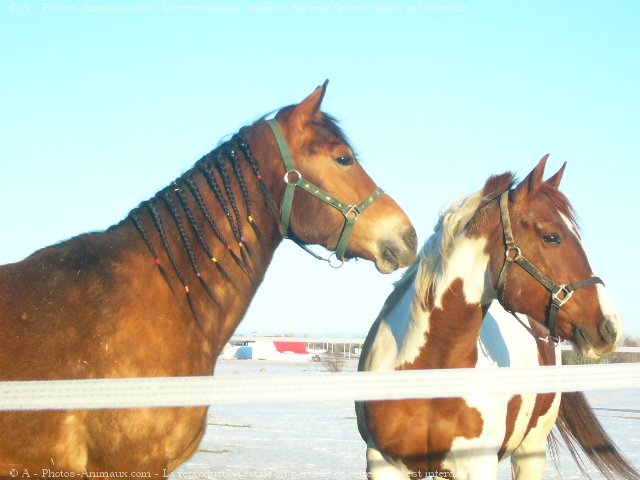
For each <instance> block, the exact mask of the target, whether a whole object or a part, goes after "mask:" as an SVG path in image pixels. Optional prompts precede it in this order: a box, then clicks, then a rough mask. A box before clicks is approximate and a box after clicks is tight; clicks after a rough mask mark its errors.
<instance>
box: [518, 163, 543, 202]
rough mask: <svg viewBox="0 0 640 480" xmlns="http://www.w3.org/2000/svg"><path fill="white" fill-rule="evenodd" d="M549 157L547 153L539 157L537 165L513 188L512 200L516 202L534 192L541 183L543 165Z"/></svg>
mask: <svg viewBox="0 0 640 480" xmlns="http://www.w3.org/2000/svg"><path fill="white" fill-rule="evenodd" d="M548 158H549V154H548V153H547V154H546V155H545V156H544V157H542V158H541V159H540V161H539V162H538V165H536V166H535V168H534V169H533V170H531V172H530V173H529V175H527V176H526V177H525V179H524V180H522V181H521V182H520V183H519V184H518V185H517V186H516V188H515V189H514V191H513V195H512V197H511V198H512V200H513V201H514V202H517V201H519V200H522V199H524V198H526V197H527V196H529V195H530V194H532V193H533V192H535V191H536V190H537V189H538V187H539V186H540V185H541V184H542V177H543V175H544V167H545V165H546V164H547V159H548Z"/></svg>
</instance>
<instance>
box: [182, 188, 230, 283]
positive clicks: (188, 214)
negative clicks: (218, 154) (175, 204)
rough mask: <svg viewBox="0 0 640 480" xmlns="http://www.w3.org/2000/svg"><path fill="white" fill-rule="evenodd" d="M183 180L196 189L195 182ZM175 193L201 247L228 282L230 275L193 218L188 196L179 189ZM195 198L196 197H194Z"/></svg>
mask: <svg viewBox="0 0 640 480" xmlns="http://www.w3.org/2000/svg"><path fill="white" fill-rule="evenodd" d="M183 180H184V181H185V183H187V185H188V186H189V187H190V188H191V186H190V184H189V182H192V183H194V187H195V182H193V180H191V179H189V180H187V179H183ZM196 189H197V187H196ZM175 192H176V194H177V195H178V198H179V199H180V204H181V205H182V209H183V210H184V213H185V215H186V217H187V220H189V225H191V228H193V231H194V232H195V233H196V236H197V237H198V240H199V241H200V245H202V248H204V251H205V252H206V254H207V255H208V256H209V258H210V259H211V261H212V262H213V263H214V264H215V266H216V267H217V268H218V270H219V271H220V273H222V276H223V277H225V278H226V279H227V280H230V278H229V274H228V273H227V271H226V270H225V269H224V267H223V266H222V265H220V262H219V261H218V259H217V258H216V257H215V255H214V254H213V253H212V251H211V248H210V247H209V244H208V243H207V241H206V240H205V238H204V235H203V234H202V231H201V230H200V227H199V226H198V222H197V221H196V219H195V217H194V216H193V212H192V211H191V207H189V201H188V200H187V196H186V195H185V193H184V192H183V191H182V189H181V188H177V189H176V190H175ZM194 197H195V195H194ZM200 200H202V198H200ZM196 202H198V200H197V199H196ZM198 203H199V202H198ZM205 209H206V206H205ZM207 213H208V211H207ZM209 216H210V215H209ZM211 220H212V221H213V219H211ZM214 225H215V224H214ZM216 228H217V227H216Z"/></svg>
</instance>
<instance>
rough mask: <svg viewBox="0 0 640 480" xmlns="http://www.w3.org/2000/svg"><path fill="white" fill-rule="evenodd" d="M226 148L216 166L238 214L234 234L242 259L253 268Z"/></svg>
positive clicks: (220, 153)
mask: <svg viewBox="0 0 640 480" xmlns="http://www.w3.org/2000/svg"><path fill="white" fill-rule="evenodd" d="M226 153H227V151H226V148H225V149H224V150H221V151H220V152H218V155H217V156H216V168H217V170H218V173H219V174H220V178H222V183H223V184H224V189H225V191H226V192H227V197H229V201H230V202H231V208H232V209H233V213H234V214H235V216H236V222H237V223H236V225H237V227H236V229H235V230H234V232H233V233H234V236H235V237H236V241H237V242H238V246H239V247H240V255H241V256H242V261H243V262H244V264H245V265H246V266H247V268H249V269H250V268H251V267H250V264H249V261H248V259H247V256H246V255H245V253H244V252H245V249H243V248H242V247H244V246H245V245H244V243H243V242H244V237H243V236H242V220H241V219H240V209H239V208H238V204H237V203H236V198H235V195H234V194H233V189H232V188H231V180H229V174H228V173H227V166H226V165H225V163H224V159H225V157H226V155H225V154H226ZM247 253H248V254H249V256H253V254H252V252H251V251H250V250H247Z"/></svg>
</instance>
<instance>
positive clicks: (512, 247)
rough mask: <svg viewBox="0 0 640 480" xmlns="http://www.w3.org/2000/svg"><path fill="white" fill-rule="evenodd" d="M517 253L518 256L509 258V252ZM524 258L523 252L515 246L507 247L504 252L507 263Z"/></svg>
mask: <svg viewBox="0 0 640 480" xmlns="http://www.w3.org/2000/svg"><path fill="white" fill-rule="evenodd" d="M512 251H513V252H516V254H515V255H514V256H513V257H510V256H509V252H512ZM520 256H522V252H521V251H520V247H516V246H515V245H513V246H511V247H507V249H506V250H505V251H504V257H505V258H506V259H507V261H509V262H513V261H514V260H515V259H516V258H518V257H520Z"/></svg>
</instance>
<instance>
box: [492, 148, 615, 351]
mask: <svg viewBox="0 0 640 480" xmlns="http://www.w3.org/2000/svg"><path fill="white" fill-rule="evenodd" d="M547 158H548V155H546V156H544V157H543V158H542V159H541V160H540V162H539V163H538V165H537V166H536V167H535V168H534V169H533V170H532V171H531V173H529V175H527V177H526V178H525V179H524V180H523V181H522V182H520V183H519V184H517V185H516V186H515V187H514V188H513V189H511V190H508V191H506V192H503V193H502V194H501V195H500V196H499V199H500V200H499V204H500V205H499V207H495V202H491V204H492V205H494V208H493V210H492V211H493V212H494V218H495V220H494V221H495V229H494V230H493V234H492V235H491V236H490V239H491V241H490V243H489V245H491V246H490V247H489V248H490V249H491V250H492V253H491V254H490V257H491V261H490V268H491V275H492V280H493V285H496V293H497V298H498V300H499V301H500V303H501V304H502V305H503V306H504V307H505V308H506V309H508V310H511V311H517V312H521V313H525V314H527V315H529V316H530V317H532V318H534V319H536V320H538V321H539V322H541V323H544V324H545V325H546V327H547V328H548V329H549V330H550V335H551V337H552V338H555V339H556V340H558V339H566V340H570V341H571V342H573V343H574V344H575V346H576V347H577V349H578V350H579V351H580V352H581V353H582V354H583V355H585V356H588V357H592V358H595V357H599V356H601V355H604V354H606V353H609V352H612V351H613V350H614V349H615V346H616V344H617V341H618V339H619V337H620V331H621V328H620V321H619V318H618V314H617V312H616V310H615V308H614V306H613V303H612V302H611V301H610V299H609V297H608V295H607V292H606V290H605V288H604V284H603V282H602V281H601V280H600V279H599V278H598V277H596V276H594V274H593V271H592V270H591V266H590V265H589V260H588V258H587V255H586V254H585V251H584V249H583V247H582V243H581V238H580V232H579V229H578V226H577V223H576V220H575V214H574V210H573V208H572V206H571V204H570V203H569V201H568V199H567V197H566V196H565V195H563V194H562V193H561V192H560V191H559V190H558V187H559V185H560V181H561V180H562V175H563V173H564V167H565V165H566V164H565V165H563V166H562V167H561V168H560V170H559V171H558V172H557V173H556V174H554V175H553V176H552V177H550V178H549V179H547V180H546V181H545V180H543V174H544V168H545V164H546V162H547ZM511 181H512V177H511ZM495 183H496V182H495V178H494V188H495V186H496V185H495ZM497 183H500V182H497ZM488 184H489V182H488ZM485 188H486V187H485ZM507 188H509V187H507ZM485 193H489V192H485ZM494 198H497V197H496V196H495V195H494Z"/></svg>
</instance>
